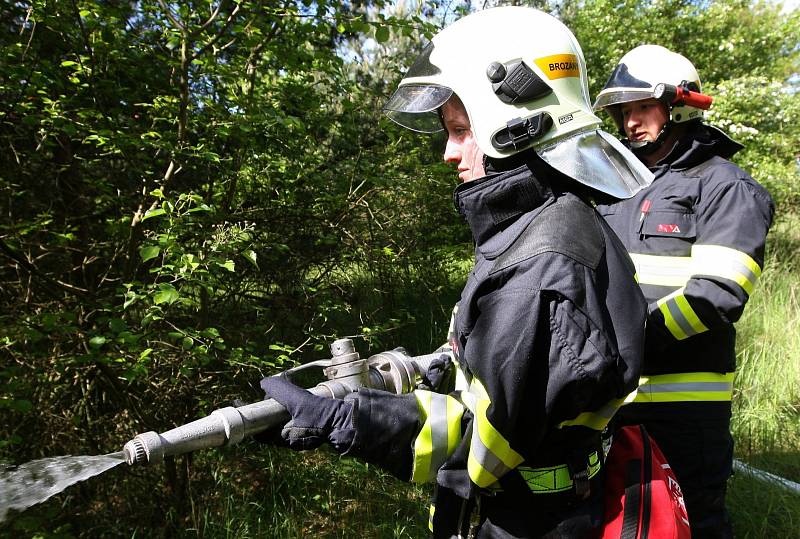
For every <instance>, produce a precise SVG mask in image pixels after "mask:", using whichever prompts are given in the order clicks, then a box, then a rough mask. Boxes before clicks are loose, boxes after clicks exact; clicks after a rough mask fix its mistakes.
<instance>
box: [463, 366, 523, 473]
mask: <svg viewBox="0 0 800 539" xmlns="http://www.w3.org/2000/svg"><path fill="white" fill-rule="evenodd" d="M461 399H462V402H463V403H464V404H465V405H466V406H467V407H468V408H469V409H470V411H471V412H472V413H473V415H474V417H475V421H474V424H473V427H472V438H471V439H470V448H469V457H468V458H467V472H468V473H469V477H470V479H471V480H472V482H473V483H475V484H476V485H478V486H479V487H481V488H487V487H489V486H491V485H493V484H494V483H496V482H497V480H498V479H499V478H500V477H502V476H503V475H505V474H506V473H508V472H509V471H511V470H513V469H514V468H516V467H517V466H519V465H520V464H522V462H523V461H524V460H525V459H523V458H522V456H521V455H520V454H519V453H517V452H516V451H514V450H513V449H512V448H511V445H510V444H509V442H508V440H506V439H505V437H503V435H502V434H500V432H499V431H498V430H497V429H496V428H495V427H494V425H492V424H491V423H490V422H489V419H488V417H487V414H486V412H487V410H488V408H489V405H490V404H491V401H490V400H489V396H488V394H487V393H486V389H485V388H484V387H483V384H481V383H480V381H478V379H477V378H473V379H472V383H471V385H470V390H469V391H464V392H462V393H461Z"/></svg>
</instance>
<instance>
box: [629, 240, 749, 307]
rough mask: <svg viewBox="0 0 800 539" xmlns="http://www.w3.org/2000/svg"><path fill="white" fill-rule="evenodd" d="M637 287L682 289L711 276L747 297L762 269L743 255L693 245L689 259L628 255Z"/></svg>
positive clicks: (726, 248)
mask: <svg viewBox="0 0 800 539" xmlns="http://www.w3.org/2000/svg"><path fill="white" fill-rule="evenodd" d="M630 256H631V260H633V264H634V266H636V274H637V275H638V277H639V280H638V282H639V284H650V285H659V286H684V285H686V283H687V282H688V281H689V279H691V278H692V277H696V276H699V275H710V276H712V277H720V278H722V279H726V280H729V281H733V282H734V283H736V284H738V285H739V286H740V287H741V288H742V289H743V290H744V291H745V292H747V294H748V295H750V294H752V293H753V288H754V287H755V284H756V281H757V280H758V278H759V277H760V276H761V267H760V266H759V265H758V263H757V262H756V261H755V260H753V258H752V257H751V256H750V255H748V254H747V253H745V252H742V251H737V250H736V249H731V248H730V247H723V246H722V245H693V246H692V253H691V256H659V255H644V254H639V253H630Z"/></svg>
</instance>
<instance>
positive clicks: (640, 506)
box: [601, 425, 692, 539]
mask: <svg viewBox="0 0 800 539" xmlns="http://www.w3.org/2000/svg"><path fill="white" fill-rule="evenodd" d="M605 504H606V507H605V518H604V519H603V531H602V534H601V537H602V539H647V538H648V537H649V538H650V539H684V538H686V539H688V538H690V537H691V535H692V534H691V531H690V530H689V517H688V516H687V514H686V506H685V505H684V503H683V494H682V493H681V487H680V485H678V480H677V479H675V474H674V473H673V472H672V468H670V467H669V464H667V460H666V459H665V458H664V454H663V453H661V450H660V449H659V448H658V445H656V443H655V441H654V440H653V439H652V438H650V435H649V434H647V431H646V430H645V428H644V425H631V426H627V427H622V428H620V429H617V431H616V432H615V433H614V439H613V441H612V442H611V449H610V451H609V452H608V457H607V458H606V494H605Z"/></svg>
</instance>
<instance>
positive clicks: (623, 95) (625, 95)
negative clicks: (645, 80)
mask: <svg viewBox="0 0 800 539" xmlns="http://www.w3.org/2000/svg"><path fill="white" fill-rule="evenodd" d="M651 97H653V91H652V90H650V89H649V88H648V89H642V88H630V89H617V90H614V91H613V92H608V93H605V94H603V93H601V94H600V95H598V96H597V100H596V101H595V102H594V106H593V107H592V108H593V109H594V110H600V109H604V108H606V107H609V106H611V105H619V104H621V103H630V102H631V101H640V100H642V99H649V98H651Z"/></svg>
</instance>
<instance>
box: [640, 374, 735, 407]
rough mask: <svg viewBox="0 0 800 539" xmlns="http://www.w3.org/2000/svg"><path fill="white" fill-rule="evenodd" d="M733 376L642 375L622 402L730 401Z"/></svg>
mask: <svg viewBox="0 0 800 539" xmlns="http://www.w3.org/2000/svg"><path fill="white" fill-rule="evenodd" d="M734 375H735V373H732V372H728V373H718V372H682V373H678V374H657V375H652V376H642V377H641V378H639V387H638V388H636V390H635V391H633V392H632V393H631V394H630V395H628V398H626V399H625V402H626V403H629V402H637V403H654V402H695V401H714V402H724V401H730V400H731V399H732V398H733V378H734Z"/></svg>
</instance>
